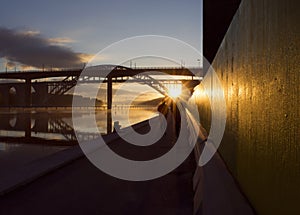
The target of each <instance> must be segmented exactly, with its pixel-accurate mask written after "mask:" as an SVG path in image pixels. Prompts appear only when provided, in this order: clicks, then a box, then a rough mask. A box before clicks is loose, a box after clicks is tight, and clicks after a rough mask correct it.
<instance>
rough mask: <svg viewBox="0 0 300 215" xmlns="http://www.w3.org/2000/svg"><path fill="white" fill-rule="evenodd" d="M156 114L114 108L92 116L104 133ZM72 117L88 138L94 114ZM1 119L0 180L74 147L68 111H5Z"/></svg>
mask: <svg viewBox="0 0 300 215" xmlns="http://www.w3.org/2000/svg"><path fill="white" fill-rule="evenodd" d="M128 113H129V114H128ZM157 114H158V113H157V111H156V108H134V109H130V110H129V112H128V111H126V110H125V109H121V108H120V109H117V108H116V109H112V110H111V111H110V112H107V111H106V110H97V111H96V114H95V116H96V122H97V126H98V130H99V131H100V132H101V134H107V133H110V132H111V131H112V128H113V124H114V122H115V121H118V123H119V124H120V125H121V128H123V127H127V126H130V125H132V124H136V123H138V122H141V121H144V120H146V119H149V118H152V117H154V116H156V115H157ZM75 117H76V118H77V119H79V120H80V122H81V123H80V125H79V128H78V130H79V132H81V133H82V135H83V136H84V135H86V136H89V137H91V136H92V134H93V132H91V131H93V130H95V129H94V128H91V126H90V123H89V120H90V119H92V118H93V113H92V112H91V111H89V110H78V111H77V112H76V115H75ZM128 119H129V120H128ZM0 120H1V123H0V169H1V171H0V172H1V173H0V177H1V176H3V175H5V174H8V173H9V172H11V171H12V170H15V169H18V168H22V166H23V165H26V164H28V163H30V162H34V161H35V160H37V159H41V158H43V157H46V156H49V155H51V154H53V153H56V152H58V151H61V150H64V149H67V148H68V147H71V146H72V145H74V144H77V143H76V136H75V134H74V131H73V125H72V112H71V110H48V111H31V112H20V111H6V112H1V113H0Z"/></svg>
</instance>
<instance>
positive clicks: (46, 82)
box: [0, 65, 204, 109]
mask: <svg viewBox="0 0 300 215" xmlns="http://www.w3.org/2000/svg"><path fill="white" fill-rule="evenodd" d="M82 72H83V73H84V74H82ZM157 72H161V73H164V74H166V75H172V76H174V77H175V76H177V78H175V79H174V80H170V78H163V77H161V76H160V77H159V78H153V75H157ZM195 74H196V75H195ZM203 76H204V74H203V70H202V68H184V67H142V68H128V67H123V66H115V65H101V66H93V67H87V68H85V69H67V70H53V71H18V72H2V73H0V80H1V79H2V80H5V82H6V83H1V84H0V102H1V106H12V102H11V101H10V90H11V89H12V88H14V90H15V91H16V93H17V96H18V100H17V102H16V103H15V104H14V106H22V107H32V106H33V105H32V96H31V92H32V88H33V89H34V91H35V93H36V95H37V96H38V97H39V98H40V101H39V104H43V103H44V105H45V106H46V101H47V100H49V98H51V97H53V96H54V95H63V94H65V93H66V92H68V91H69V90H70V89H72V88H73V87H74V86H75V85H76V84H77V83H78V82H79V83H99V82H104V83H107V108H108V109H111V106H112V83H118V82H125V81H126V82H139V83H144V84H147V85H149V86H151V87H152V88H154V89H155V90H157V91H158V92H160V93H161V94H163V95H166V94H167V92H166V88H165V85H164V84H165V83H172V82H173V83H174V82H181V83H183V84H185V85H186V86H187V87H188V88H189V89H193V88H194V87H195V86H196V85H197V84H199V83H200V80H201V78H199V77H203ZM57 78H62V80H59V81H58V80H54V79H57ZM8 80H19V81H20V82H18V83H13V82H12V81H11V82H9V81H8ZM33 81H34V82H33ZM39 106H41V105H39Z"/></svg>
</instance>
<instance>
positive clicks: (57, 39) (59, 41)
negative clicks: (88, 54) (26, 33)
mask: <svg viewBox="0 0 300 215" xmlns="http://www.w3.org/2000/svg"><path fill="white" fill-rule="evenodd" d="M48 41H49V43H50V44H52V45H65V44H67V43H74V42H76V41H75V40H73V39H71V38H68V37H55V38H49V39H48Z"/></svg>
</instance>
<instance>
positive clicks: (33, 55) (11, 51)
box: [0, 27, 87, 68]
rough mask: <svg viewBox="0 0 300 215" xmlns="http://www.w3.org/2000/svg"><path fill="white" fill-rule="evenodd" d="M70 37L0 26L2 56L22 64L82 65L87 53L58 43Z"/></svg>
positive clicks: (37, 65) (0, 53) (0, 52)
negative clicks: (77, 51)
mask: <svg viewBox="0 0 300 215" xmlns="http://www.w3.org/2000/svg"><path fill="white" fill-rule="evenodd" d="M68 42H72V40H71V39H69V38H52V39H49V38H44V37H42V36H41V34H40V33H39V32H38V31H23V32H22V31H16V30H12V29H8V28H3V27H0V58H5V59H6V60H7V61H8V62H10V63H13V62H17V63H19V64H20V65H21V66H27V67H36V68H42V67H43V66H44V67H51V68H69V67H82V66H83V63H84V62H86V61H85V60H86V57H84V56H87V54H83V53H76V52H74V51H73V50H72V49H71V48H68V47H66V46H62V45H58V43H68ZM73 42H74V41H73Z"/></svg>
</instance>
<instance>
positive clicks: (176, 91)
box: [167, 83, 182, 98]
mask: <svg viewBox="0 0 300 215" xmlns="http://www.w3.org/2000/svg"><path fill="white" fill-rule="evenodd" d="M167 89H168V95H169V96H170V97H172V98H178V97H179V96H180V95H181V93H182V84H181V83H176V84H169V85H167Z"/></svg>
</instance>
